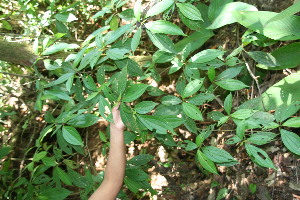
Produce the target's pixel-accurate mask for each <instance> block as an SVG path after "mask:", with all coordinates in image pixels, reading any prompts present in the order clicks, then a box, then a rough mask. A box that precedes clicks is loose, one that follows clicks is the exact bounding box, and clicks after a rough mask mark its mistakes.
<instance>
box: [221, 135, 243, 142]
mask: <svg viewBox="0 0 300 200" xmlns="http://www.w3.org/2000/svg"><path fill="white" fill-rule="evenodd" d="M240 141H241V138H239V137H238V136H237V135H235V136H233V137H231V138H229V139H228V140H227V141H226V142H225V143H226V144H236V143H238V142H240Z"/></svg>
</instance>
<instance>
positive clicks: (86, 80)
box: [82, 76, 98, 92]
mask: <svg viewBox="0 0 300 200" xmlns="http://www.w3.org/2000/svg"><path fill="white" fill-rule="evenodd" d="M82 80H83V84H84V86H85V87H86V88H87V89H89V90H91V91H94V92H96V91H98V88H97V85H96V83H95V82H94V79H93V78H92V77H91V76H85V77H83V78H82Z"/></svg>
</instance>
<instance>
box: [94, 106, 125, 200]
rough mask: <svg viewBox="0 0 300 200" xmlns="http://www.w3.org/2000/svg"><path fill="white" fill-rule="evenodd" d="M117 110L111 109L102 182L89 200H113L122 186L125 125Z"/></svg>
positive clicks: (116, 108)
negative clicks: (111, 114)
mask: <svg viewBox="0 0 300 200" xmlns="http://www.w3.org/2000/svg"><path fill="white" fill-rule="evenodd" d="M118 108H119V105H118V106H116V107H114V108H113V109H112V112H113V118H114V123H111V124H110V148H109V155H108V160H107V165H106V169H105V175H104V180H103V182H102V184H101V185H100V187H99V188H98V189H97V190H96V191H95V192H94V194H93V195H92V196H91V197H90V199H89V200H114V199H116V197H117V195H118V193H119V191H120V189H121V188H122V185H123V180H124V175H125V165H126V157H125V144H124V129H125V125H124V124H123V122H122V120H121V116H120V111H119V110H118Z"/></svg>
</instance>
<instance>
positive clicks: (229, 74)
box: [216, 67, 243, 81]
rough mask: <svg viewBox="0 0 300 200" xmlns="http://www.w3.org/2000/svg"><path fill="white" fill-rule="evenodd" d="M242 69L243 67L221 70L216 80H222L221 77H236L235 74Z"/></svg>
mask: <svg viewBox="0 0 300 200" xmlns="http://www.w3.org/2000/svg"><path fill="white" fill-rule="evenodd" d="M242 69H243V67H232V68H228V69H226V70H224V71H222V73H221V74H219V75H218V77H217V79H216V81H218V80H222V79H232V78H234V77H236V76H237V75H239V74H240V72H241V71H242Z"/></svg>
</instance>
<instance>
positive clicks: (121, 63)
mask: <svg viewBox="0 0 300 200" xmlns="http://www.w3.org/2000/svg"><path fill="white" fill-rule="evenodd" d="M114 62H115V64H116V65H117V66H118V67H119V68H120V69H123V68H124V67H125V66H127V71H128V75H131V76H144V73H143V70H142V69H141V67H140V66H139V64H138V63H137V62H135V61H134V60H132V59H129V58H125V59H122V60H115V61H114Z"/></svg>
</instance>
